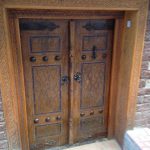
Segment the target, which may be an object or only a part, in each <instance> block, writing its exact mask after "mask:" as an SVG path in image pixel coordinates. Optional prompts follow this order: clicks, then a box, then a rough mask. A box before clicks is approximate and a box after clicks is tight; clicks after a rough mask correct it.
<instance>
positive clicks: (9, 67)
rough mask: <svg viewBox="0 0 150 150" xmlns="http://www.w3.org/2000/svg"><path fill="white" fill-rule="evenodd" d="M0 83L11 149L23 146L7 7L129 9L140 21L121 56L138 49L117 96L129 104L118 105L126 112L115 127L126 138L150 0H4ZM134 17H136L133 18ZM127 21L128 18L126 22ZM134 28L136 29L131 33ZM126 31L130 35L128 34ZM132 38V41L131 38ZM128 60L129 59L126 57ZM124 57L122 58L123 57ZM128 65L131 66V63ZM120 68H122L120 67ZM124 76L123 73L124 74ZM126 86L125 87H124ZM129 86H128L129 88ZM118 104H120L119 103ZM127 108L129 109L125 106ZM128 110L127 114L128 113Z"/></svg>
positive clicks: (0, 21)
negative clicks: (149, 0)
mask: <svg viewBox="0 0 150 150" xmlns="http://www.w3.org/2000/svg"><path fill="white" fill-rule="evenodd" d="M0 4H1V5H0V33H1V34H0V54H1V55H0V83H1V89H2V98H3V106H4V114H5V118H6V123H7V124H6V127H7V136H8V140H9V149H10V150H12V149H19V148H20V149H21V146H20V137H19V132H20V130H19V127H18V124H19V123H18V121H19V118H18V116H17V108H16V103H17V98H16V96H17V94H16V93H15V92H14V91H15V90H16V86H15V84H14V77H15V75H14V73H13V69H14V66H13V63H12V61H11V60H12V54H11V50H12V49H11V47H10V46H9V32H8V26H7V25H8V24H7V19H8V18H7V15H6V9H5V8H14V9H16V8H20V9H31V8H32V9H65V10H67V9H68V10H69V9H70V10H72V9H74V10H81V9H82V10H121V11H122V10H124V11H128V13H126V18H127V19H128V17H129V16H130V17H131V19H132V18H135V20H137V21H133V24H134V23H135V24H136V30H135V28H131V30H130V32H127V29H126V30H123V41H125V43H126V44H124V46H125V45H126V47H123V46H122V49H124V51H123V53H122V56H121V58H122V59H123V57H124V56H123V55H126V50H127V51H128V53H129V52H130V51H131V47H132V48H133V49H132V50H133V51H134V52H133V53H132V54H131V57H132V58H131V59H128V57H125V58H126V61H128V62H129V60H130V61H131V62H130V63H129V64H128V65H125V66H124V65H123V66H124V67H125V68H126V67H127V66H129V65H131V64H132V67H131V66H130V68H129V70H130V71H129V72H130V73H129V76H128V77H125V75H124V77H125V78H128V80H127V81H128V82H127V83H128V85H127V84H126V83H125V84H124V82H125V81H124V82H123V81H122V79H119V80H121V81H119V84H118V85H117V86H118V88H120V89H122V90H124V89H125V92H121V91H120V92H118V96H117V100H118V101H119V100H120V102H123V103H124V101H127V102H126V103H125V108H123V109H122V110H121V109H118V111H119V110H121V111H119V112H118V113H119V114H120V117H121V114H123V116H124V117H123V118H122V119H121V118H120V117H116V119H117V120H116V122H118V125H117V127H118V128H115V133H116V136H115V137H116V138H117V139H118V140H119V139H120V140H119V141H120V142H121V141H122V138H123V134H124V131H125V130H126V128H127V127H128V126H129V127H132V126H133V124H134V123H133V118H134V112H135V110H134V109H133V108H134V107H135V102H136V94H137V89H138V83H137V81H138V79H139V76H140V73H139V72H140V64H141V58H142V49H143V41H144V34H143V33H144V31H145V25H146V17H147V12H148V11H147V10H148V0H143V1H141V0H111V1H110V0H94V1H93V0H84V1H83V0H77V1H73V0H64V1H62V0H49V1H48V0H42V1H41V0H12V1H9V0H3V1H1V3H0ZM129 10H136V11H137V14H138V15H135V14H134V15H133V16H132V15H130V13H131V14H132V12H130V11H129ZM133 20H134V19H133ZM124 24H125V22H124ZM4 31H5V32H4ZM131 32H133V33H134V32H136V33H134V34H133V35H134V36H131ZM125 35H126V36H125ZM131 39H132V41H134V42H132V43H131V44H129V41H130V40H131ZM123 60H124V61H125V59H123ZM123 60H122V61H123ZM127 68H128V67H127ZM119 72H120V71H119ZM123 72H124V73H125V74H126V72H125V71H124V69H123V70H122V73H120V74H121V75H123ZM120 78H121V76H120ZM129 78H130V79H129ZM123 86H124V88H122V87H123ZM127 89H128V90H127ZM117 104H118V107H120V106H119V103H117ZM122 107H123V106H122ZM125 109H127V110H125ZM124 114H125V115H124ZM120 119H121V120H124V119H125V120H124V121H121V122H122V123H125V126H124V127H123V129H122V124H121V123H120V124H119V121H120Z"/></svg>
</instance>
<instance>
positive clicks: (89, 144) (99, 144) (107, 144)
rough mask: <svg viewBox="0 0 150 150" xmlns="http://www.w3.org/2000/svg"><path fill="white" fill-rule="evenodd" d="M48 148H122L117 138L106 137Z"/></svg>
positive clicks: (61, 149) (92, 149)
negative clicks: (109, 138) (108, 138)
mask: <svg viewBox="0 0 150 150" xmlns="http://www.w3.org/2000/svg"><path fill="white" fill-rule="evenodd" d="M48 150H121V148H120V147H119V145H118V143H117V142H116V141H115V140H107V139H105V138H104V139H101V140H95V141H86V142H83V143H77V144H74V145H72V146H63V147H59V148H58V147H57V148H51V149H48Z"/></svg>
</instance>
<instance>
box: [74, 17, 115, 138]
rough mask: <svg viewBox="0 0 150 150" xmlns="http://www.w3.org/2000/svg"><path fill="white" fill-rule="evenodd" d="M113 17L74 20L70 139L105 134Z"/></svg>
mask: <svg viewBox="0 0 150 150" xmlns="http://www.w3.org/2000/svg"><path fill="white" fill-rule="evenodd" d="M113 28H114V22H113V20H84V21H82V20H78V21H76V22H75V38H74V39H75V44H74V50H75V53H74V59H73V63H74V69H73V72H74V83H73V90H74V94H73V96H74V97H73V100H74V106H73V107H74V110H73V114H74V115H73V119H74V135H75V137H74V141H80V140H84V139H88V138H93V137H97V136H105V135H106V134H107V124H108V122H107V119H108V95H109V80H110V79H109V77H110V65H111V52H112V43H113V42H112V37H113Z"/></svg>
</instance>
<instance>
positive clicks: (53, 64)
mask: <svg viewBox="0 0 150 150" xmlns="http://www.w3.org/2000/svg"><path fill="white" fill-rule="evenodd" d="M113 29H114V20H105V19H103V20H50V19H20V33H21V47H22V59H23V65H24V79H25V90H26V91H25V93H26V110H27V123H28V135H29V143H30V149H45V148H49V147H53V146H58V145H65V144H69V143H75V142H79V141H81V140H86V139H89V138H95V137H99V136H106V135H107V125H108V121H107V120H108V106H109V105H108V103H109V102H108V99H109V81H110V68H111V54H112V45H113Z"/></svg>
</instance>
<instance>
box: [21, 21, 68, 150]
mask: <svg viewBox="0 0 150 150" xmlns="http://www.w3.org/2000/svg"><path fill="white" fill-rule="evenodd" d="M21 21H22V22H23V21H24V20H21ZM29 21H30V20H26V22H27V23H28V22H29ZM31 21H32V20H31ZM22 22H21V23H20V24H22ZM39 22H40V20H36V21H35V22H34V23H35V24H36V25H38V24H39ZM48 22H52V23H53V24H56V25H57V26H59V27H58V28H55V29H54V28H53V29H52V30H51V29H47V28H44V29H43V28H42V29H38V30H37V28H36V29H33V28H32V29H30V28H27V29H26V28H24V27H22V26H21V25H20V26H21V43H22V54H23V64H24V72H25V90H26V101H27V118H28V132H29V141H30V148H31V149H37V148H38V147H51V146H56V145H64V144H66V143H67V141H68V84H67V83H64V82H63V81H62V78H63V76H68V22H67V21H55V20H52V21H49V20H48V21H47V20H45V21H43V23H44V24H47V23H48ZM29 23H30V22H29ZM30 27H33V24H30ZM40 27H42V25H41V24H40Z"/></svg>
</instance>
